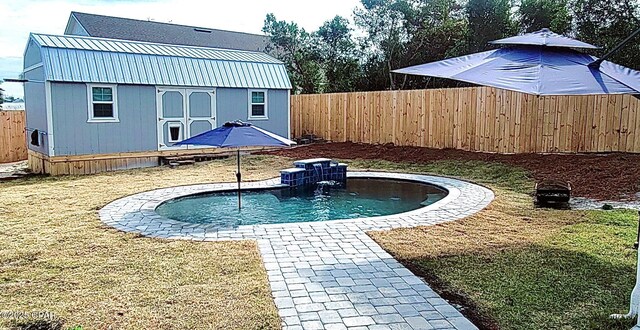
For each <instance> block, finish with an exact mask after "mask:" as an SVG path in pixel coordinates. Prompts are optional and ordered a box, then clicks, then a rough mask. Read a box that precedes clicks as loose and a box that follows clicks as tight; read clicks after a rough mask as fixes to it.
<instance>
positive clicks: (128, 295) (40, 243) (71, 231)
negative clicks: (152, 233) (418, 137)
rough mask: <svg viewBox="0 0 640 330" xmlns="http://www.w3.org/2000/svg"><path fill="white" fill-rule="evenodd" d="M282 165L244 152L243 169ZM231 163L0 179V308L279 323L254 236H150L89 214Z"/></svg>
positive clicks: (245, 325)
mask: <svg viewBox="0 0 640 330" xmlns="http://www.w3.org/2000/svg"><path fill="white" fill-rule="evenodd" d="M289 164H290V160H288V159H283V158H277V157H264V156H257V157H255V156H254V157H244V158H243V174H244V177H245V178H246V180H261V179H267V178H270V177H274V176H277V174H278V172H277V169H280V168H283V167H284V166H287V165H289ZM234 171H235V160H234V159H228V160H221V161H214V162H210V163H202V164H197V165H195V166H188V167H181V168H177V169H169V168H151V169H141V170H130V171H123V172H113V173H106V174H100V175H91V176H82V177H59V178H30V179H25V180H19V181H13V182H7V183H2V184H0V200H1V201H2V203H1V204H0V310H11V311H24V312H31V311H50V312H52V313H54V314H56V315H58V316H59V317H60V318H62V319H64V320H65V321H66V326H73V325H82V326H84V327H85V329H86V328H91V329H94V328H95V329H107V328H114V329H118V328H128V329H176V328H186V329H189V328H217V329H230V328H234V329H256V328H279V326H280V320H279V318H278V315H277V311H276V308H275V305H274V304H273V301H272V299H271V295H270V290H269V286H268V281H267V278H266V272H265V270H264V268H263V266H262V263H261V260H260V256H259V253H258V249H257V246H256V244H255V242H253V241H241V242H206V243H202V242H189V241H169V240H162V239H152V238H146V237H141V236H140V235H135V234H128V233H123V232H120V231H117V230H115V229H112V228H110V227H107V226H104V225H103V224H102V223H101V222H100V221H99V219H98V216H97V210H99V209H100V208H101V207H103V206H104V205H105V204H107V203H108V202H110V201H112V200H115V199H117V198H120V197H123V196H126V195H130V194H134V193H138V192H142V191H146V190H152V189H157V188H162V187H169V186H175V185H186V184H194V183H204V182H220V181H233V180H234V178H235V177H234V175H233V173H234ZM0 322H2V321H1V320H0ZM4 322H5V326H6V325H7V323H6V322H7V320H4ZM1 324H2V323H0V325H1Z"/></svg>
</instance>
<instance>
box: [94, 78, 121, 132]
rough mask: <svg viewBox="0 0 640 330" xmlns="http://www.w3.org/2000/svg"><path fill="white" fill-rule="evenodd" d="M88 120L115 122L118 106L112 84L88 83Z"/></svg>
mask: <svg viewBox="0 0 640 330" xmlns="http://www.w3.org/2000/svg"><path fill="white" fill-rule="evenodd" d="M88 94H89V95H88V97H89V119H88V120H87V121H88V122H98V123H99V122H117V121H118V107H117V103H116V87H115V86H114V85H88Z"/></svg>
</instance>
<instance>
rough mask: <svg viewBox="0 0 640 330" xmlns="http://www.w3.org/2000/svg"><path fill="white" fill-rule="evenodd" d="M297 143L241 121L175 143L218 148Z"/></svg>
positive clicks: (274, 145) (228, 123)
mask: <svg viewBox="0 0 640 330" xmlns="http://www.w3.org/2000/svg"><path fill="white" fill-rule="evenodd" d="M294 144H296V143H295V142H293V141H291V140H288V139H285V138H283V137H281V136H278V135H276V134H274V133H271V132H269V131H266V130H263V129H262V128H260V127H257V126H253V125H251V124H249V123H243V122H241V121H234V122H227V123H225V124H224V125H222V126H220V127H218V128H215V129H212V130H210V131H206V132H204V133H201V134H198V135H196V136H193V137H190V138H188V139H186V140H183V141H180V142H177V143H176V144H175V145H199V146H211V147H218V148H239V147H287V146H291V145H294Z"/></svg>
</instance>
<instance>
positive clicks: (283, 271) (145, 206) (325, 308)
mask: <svg viewBox="0 0 640 330" xmlns="http://www.w3.org/2000/svg"><path fill="white" fill-rule="evenodd" d="M348 177H376V178H393V179H405V180H415V181H422V182H429V183H433V184H436V185H438V186H440V187H443V188H445V189H447V190H448V191H449V194H448V195H447V196H446V197H445V198H443V199H442V200H440V201H438V202H436V203H434V204H432V205H429V206H427V207H423V208H420V209H418V210H414V211H410V212H406V213H402V214H396V215H391V216H384V217H373V218H364V219H352V220H335V221H324V222H306V223H291V224H269V225H251V226H239V227H237V228H216V227H213V226H209V225H199V224H189V223H184V222H180V221H175V220H170V219H167V218H164V217H162V216H160V215H158V214H157V213H155V211H154V210H155V208H156V207H157V206H158V205H159V204H161V203H162V202H163V201H166V200H168V199H172V198H176V197H180V196H185V195H190V194H193V193H197V192H203V191H215V190H229V189H234V188H235V184H234V183H222V184H205V185H194V186H185V187H174V188H167V189H159V190H154V191H150V192H145V193H140V194H136V195H132V196H128V197H125V198H122V199H119V200H116V201H114V202H112V203H110V204H109V205H107V206H105V207H104V208H103V209H102V210H100V219H101V220H102V221H103V222H104V223H105V224H107V225H110V226H113V227H115V228H118V229H120V230H123V231H127V232H137V233H140V234H143V235H147V236H151V237H162V238H169V239H190V240H202V241H215V240H228V239H256V240H257V241H258V245H259V248H260V252H261V254H262V258H263V261H264V265H265V268H266V270H267V273H268V277H269V282H270V285H271V290H272V293H273V297H274V301H275V303H276V306H277V307H278V312H279V314H280V317H281V318H282V326H283V328H284V329H371V330H372V329H477V328H476V327H475V326H474V325H473V324H472V323H471V322H470V321H469V320H467V319H466V318H465V317H464V316H462V314H460V312H458V311H457V310H456V309H455V308H454V307H453V306H451V305H450V304H449V303H447V301H445V300H444V299H442V298H440V297H439V296H438V294H436V293H435V292H434V291H433V290H432V289H431V288H430V287H429V286H428V285H427V284H426V283H425V282H423V281H422V280H421V279H420V278H418V277H417V276H415V275H413V274H412V273H411V272H410V271H409V270H408V269H406V268H404V267H403V266H402V265H401V264H400V263H399V262H398V261H396V260H395V259H393V258H392V257H391V255H389V254H388V253H387V252H385V251H384V250H383V249H382V248H381V247H380V246H379V245H377V244H376V243H375V242H374V241H373V240H372V239H371V238H369V236H367V234H366V233H365V232H366V231H370V230H388V229H392V228H399V227H414V226H424V225H433V224H437V223H442V222H447V221H453V220H456V219H460V218H463V217H466V216H469V215H471V214H473V213H475V212H478V211H479V210H481V209H483V208H484V207H486V206H487V205H488V204H489V203H490V202H491V201H492V200H493V198H494V195H493V193H492V192H491V191H490V190H489V189H486V188H484V187H481V186H478V185H475V184H472V183H469V182H465V181H460V180H455V179H450V178H443V177H434V176H427V175H413V174H398V173H382V172H349V173H348ZM274 186H278V180H277V179H272V180H266V181H260V182H249V183H243V186H242V187H243V188H251V189H254V188H260V187H265V188H266V187H274Z"/></svg>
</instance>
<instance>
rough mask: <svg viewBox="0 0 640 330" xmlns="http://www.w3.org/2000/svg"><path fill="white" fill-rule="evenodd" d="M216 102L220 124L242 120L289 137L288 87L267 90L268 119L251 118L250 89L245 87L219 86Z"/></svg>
mask: <svg viewBox="0 0 640 330" xmlns="http://www.w3.org/2000/svg"><path fill="white" fill-rule="evenodd" d="M216 94H217V98H216V104H217V113H218V120H217V122H218V125H222V124H224V123H226V122H228V121H234V120H238V119H239V120H242V121H245V122H249V123H252V124H254V125H256V126H258V127H260V128H263V129H266V130H267V131H270V132H273V133H276V134H278V135H280V136H283V137H287V134H288V132H289V127H288V125H289V120H288V116H289V109H287V105H288V93H287V90H286V89H271V90H268V92H267V111H268V117H269V119H268V120H253V121H252V120H249V119H248V118H249V90H248V89H244V88H217V89H216Z"/></svg>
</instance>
